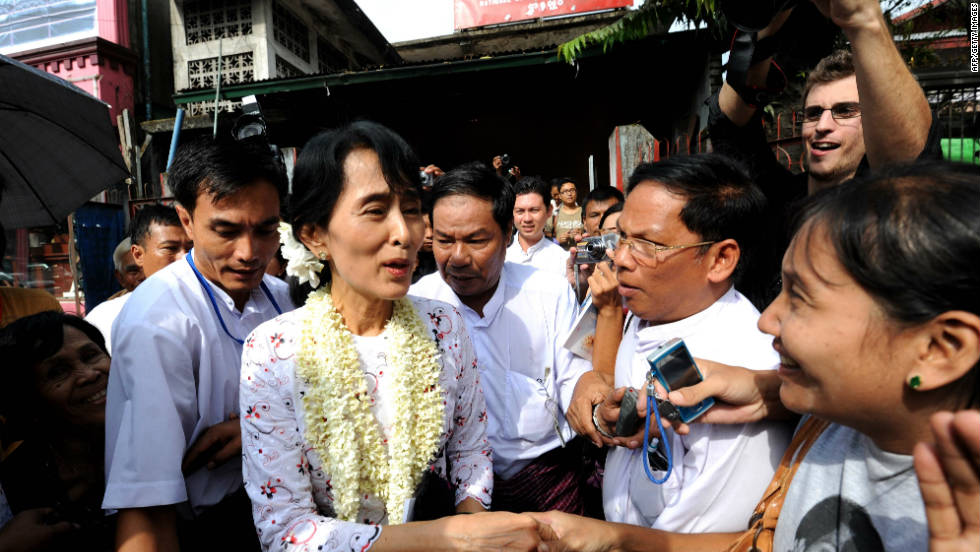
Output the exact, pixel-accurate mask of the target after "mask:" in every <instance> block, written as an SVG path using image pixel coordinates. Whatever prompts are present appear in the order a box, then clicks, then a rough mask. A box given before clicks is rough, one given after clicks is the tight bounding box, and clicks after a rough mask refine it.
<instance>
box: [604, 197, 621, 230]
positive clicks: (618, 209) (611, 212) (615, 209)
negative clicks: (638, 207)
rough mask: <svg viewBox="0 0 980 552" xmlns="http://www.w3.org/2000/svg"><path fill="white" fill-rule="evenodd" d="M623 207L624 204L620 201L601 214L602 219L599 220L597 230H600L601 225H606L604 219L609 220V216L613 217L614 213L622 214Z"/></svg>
mask: <svg viewBox="0 0 980 552" xmlns="http://www.w3.org/2000/svg"><path fill="white" fill-rule="evenodd" d="M623 205H624V203H623V202H622V201H620V202H619V203H617V204H615V205H613V206H611V207H609V208H608V209H606V212H605V213H603V214H602V218H601V219H599V228H602V225H603V224H605V223H606V219H607V218H609V215H615V214H616V213H622V212H623Z"/></svg>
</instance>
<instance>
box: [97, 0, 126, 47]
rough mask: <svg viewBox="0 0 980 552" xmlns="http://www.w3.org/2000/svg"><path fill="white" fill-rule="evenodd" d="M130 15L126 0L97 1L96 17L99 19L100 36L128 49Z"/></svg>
mask: <svg viewBox="0 0 980 552" xmlns="http://www.w3.org/2000/svg"><path fill="white" fill-rule="evenodd" d="M128 13H129V10H128V9H127V6H126V0H96V2H95V16H96V18H97V19H98V25H99V36H101V37H102V38H104V39H106V40H108V41H109V42H115V43H116V44H118V45H120V46H125V47H127V48H128V47H129V18H128Z"/></svg>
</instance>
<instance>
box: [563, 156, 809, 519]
mask: <svg viewBox="0 0 980 552" xmlns="http://www.w3.org/2000/svg"><path fill="white" fill-rule="evenodd" d="M764 205H765V198H764V197H763V196H762V193H761V192H760V191H759V189H758V188H757V187H756V186H755V185H753V184H752V183H751V182H750V181H749V178H748V176H747V175H746V174H745V172H744V170H743V169H742V168H741V167H739V166H738V165H737V164H735V163H734V162H732V161H731V160H729V159H727V158H725V157H723V156H721V155H717V154H703V155H693V156H685V157H673V158H671V159H669V160H666V161H661V162H658V163H648V164H642V165H640V166H638V167H637V168H636V170H635V171H634V172H633V175H632V176H631V177H630V180H629V193H628V195H627V196H626V203H625V204H624V206H623V213H622V215H621V216H620V218H619V221H618V223H617V224H618V229H619V237H620V239H619V242H618V243H617V244H616V246H615V249H614V252H613V254H612V258H613V265H614V267H615V272H616V278H617V280H618V282H619V294H620V295H622V297H623V299H624V303H625V305H626V306H627V307H628V308H629V310H630V313H631V315H630V316H629V318H628V319H627V322H626V327H625V330H624V332H623V338H622V341H621V342H620V345H619V352H618V355H617V357H616V368H615V384H614V386H615V388H616V389H617V390H616V391H615V392H613V390H612V389H611V388H607V389H606V398H605V400H604V401H601V402H599V401H595V400H593V403H594V404H595V409H594V412H595V415H594V417H593V419H594V425H593V427H592V428H590V431H588V432H587V433H586V434H587V435H588V436H589V437H590V438H594V437H595V435H596V434H601V435H602V436H603V437H602V439H603V441H604V442H605V443H606V444H607V445H625V447H624V446H616V447H614V448H612V449H611V450H610V451H609V453H608V455H607V457H606V467H605V476H604V480H603V485H602V487H603V506H604V509H605V514H606V519H607V520H609V521H615V522H620V523H629V524H633V525H641V526H645V527H653V528H657V529H663V530H668V531H678V532H683V533H693V532H698V533H700V532H727V531H739V530H743V529H744V527H746V524H747V523H748V520H749V516H750V515H751V514H752V510H753V508H754V507H755V504H756V503H757V502H758V500H759V498H760V497H761V496H762V493H763V491H764V489H765V488H766V486H767V485H768V484H769V481H770V479H771V477H772V475H773V474H774V473H775V470H776V468H777V465H778V462H779V458H780V456H781V455H782V454H783V451H784V450H785V447H786V445H787V444H788V443H789V440H790V433H791V431H792V427H790V425H789V424H780V423H772V422H765V423H762V424H743V425H724V426H723V425H718V424H692V425H691V426H690V427H691V431H690V433H689V434H687V435H678V434H676V433H674V432H673V431H671V430H668V432H669V433H668V434H667V436H666V438H667V439H669V444H670V451H671V459H672V461H673V471H672V474H671V475H670V476H669V478H668V479H667V481H666V482H665V483H664V484H662V485H658V484H654V483H653V482H651V481H650V480H649V479H648V477H647V474H646V469H645V467H644V463H645V462H647V461H648V460H647V457H648V455H647V454H646V450H645V448H646V447H643V446H641V444H642V441H643V430H642V429H641V430H640V432H639V433H638V434H636V435H615V434H614V432H615V426H616V420H617V417H618V414H619V408H620V404H619V402H620V399H621V397H622V395H623V389H622V388H624V387H633V388H636V389H641V390H642V389H643V388H644V387H645V381H646V376H647V373H648V372H649V370H650V366H649V364H648V363H647V360H646V358H647V355H649V354H650V353H651V352H653V351H654V350H655V349H657V348H658V347H659V346H661V345H662V344H664V343H666V342H667V341H669V340H670V339H673V338H681V339H683V340H684V342H685V344H686V345H687V347H688V349H689V350H690V351H691V354H692V355H693V356H694V357H697V358H700V359H707V360H711V361H714V362H722V363H725V364H732V365H738V366H744V367H747V368H749V369H754V370H771V369H774V368H775V367H776V366H777V365H778V364H779V357H778V355H777V354H776V352H775V351H774V350H773V349H772V343H771V342H772V340H771V338H768V337H767V336H766V335H765V334H763V333H762V332H760V331H759V330H758V328H757V327H756V323H757V321H758V318H759V311H758V310H756V309H755V308H754V307H753V306H752V304H751V303H750V302H749V301H748V299H746V298H745V297H744V296H743V295H742V294H741V293H739V292H738V291H737V290H736V289H735V287H734V286H733V281H734V274H735V273H737V272H738V270H739V266H740V265H741V263H742V261H743V260H745V258H746V256H747V254H748V252H749V251H751V249H752V248H753V247H754V246H755V242H756V241H757V237H758V232H759V228H758V221H759V216H760V214H761V213H762V209H763V206H764ZM594 380H595V375H594V374H585V375H583V376H582V378H581V380H580V382H579V387H581V388H582V389H581V390H580V389H576V391H575V396H574V397H573V402H574V401H579V400H581V399H582V398H583V393H585V388H586V386H587V385H589V384H590V383H592V382H593V381H594ZM645 401H646V399H645V393H644V392H641V394H640V400H639V402H638V404H642V405H643V406H645V404H646V402H645ZM644 410H645V409H644ZM590 425H592V424H590ZM654 431H655V430H654ZM610 436H612V438H610ZM651 470H653V472H652V473H653V474H654V475H655V476H656V477H658V478H662V477H663V476H664V475H665V473H664V471H662V470H658V469H657V468H656V467H653V466H651ZM719 496H721V497H725V499H724V500H717V498H718V497H719Z"/></svg>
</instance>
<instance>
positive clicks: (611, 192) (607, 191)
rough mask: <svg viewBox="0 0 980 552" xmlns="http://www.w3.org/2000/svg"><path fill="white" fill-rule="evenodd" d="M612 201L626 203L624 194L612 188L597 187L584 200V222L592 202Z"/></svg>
mask: <svg viewBox="0 0 980 552" xmlns="http://www.w3.org/2000/svg"><path fill="white" fill-rule="evenodd" d="M610 199H615V200H616V201H617V202H619V203H622V202H623V201H624V198H623V192H621V191H619V190H617V189H616V188H613V187H612V186H597V187H596V188H595V189H593V190H591V191H589V193H587V194H585V197H584V198H583V199H582V220H585V210H586V209H587V208H588V206H589V202H590V201H608V200H610Z"/></svg>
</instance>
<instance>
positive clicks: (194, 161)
mask: <svg viewBox="0 0 980 552" xmlns="http://www.w3.org/2000/svg"><path fill="white" fill-rule="evenodd" d="M261 180H265V181H267V182H269V183H270V184H272V185H273V186H274V187H275V188H276V190H277V191H278V192H279V199H280V201H281V200H282V196H283V194H284V193H285V191H286V178H285V175H284V174H283V171H282V169H281V166H280V164H279V163H278V162H277V161H276V158H275V157H274V156H273V155H272V152H271V151H270V150H269V147H268V145H267V144H266V143H265V141H264V140H256V139H246V140H238V141H235V140H231V139H219V140H213V139H211V138H201V139H197V140H193V141H190V142H188V143H187V144H185V145H183V146H181V147H180V149H178V150H177V155H176V156H175V157H174V162H173V165H171V166H170V170H169V171H168V172H167V181H168V183H169V184H170V188H171V189H172V190H173V191H174V198H175V199H176V200H177V202H178V203H180V204H181V205H182V206H183V207H184V208H185V209H187V212H188V213H190V214H191V215H192V216H193V214H194V208H195V207H196V206H197V196H198V195H200V194H202V193H205V194H208V195H209V196H211V201H212V202H215V201H221V200H222V199H224V198H225V197H227V196H229V195H232V194H235V193H237V192H238V191H240V190H242V189H244V188H247V187H248V186H251V185H252V184H255V183H256V182H259V181H261Z"/></svg>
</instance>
